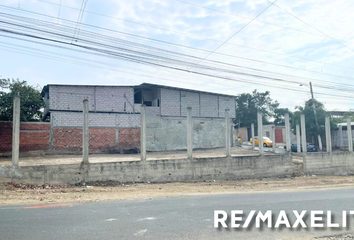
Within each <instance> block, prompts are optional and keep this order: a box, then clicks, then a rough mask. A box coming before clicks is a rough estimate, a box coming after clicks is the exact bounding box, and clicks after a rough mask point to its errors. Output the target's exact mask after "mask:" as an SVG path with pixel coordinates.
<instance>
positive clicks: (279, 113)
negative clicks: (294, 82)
mask: <svg viewBox="0 0 354 240" xmlns="http://www.w3.org/2000/svg"><path fill="white" fill-rule="evenodd" d="M286 113H288V114H289V118H290V120H291V119H292V118H293V113H292V112H291V111H290V110H289V109H288V108H276V109H275V110H274V124H275V125H284V124H285V114H286Z"/></svg>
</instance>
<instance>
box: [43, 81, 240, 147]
mask: <svg viewBox="0 0 354 240" xmlns="http://www.w3.org/2000/svg"><path fill="white" fill-rule="evenodd" d="M42 96H43V97H44V100H45V103H46V108H45V116H44V120H47V119H50V123H51V124H50V125H51V130H50V132H51V133H50V134H51V136H50V140H49V141H50V142H49V145H50V149H51V150H52V151H54V152H57V151H59V152H72V151H78V150H80V149H81V145H82V122H83V121H82V115H83V114H82V109H83V100H84V99H87V100H88V101H89V127H90V151H93V152H95V151H96V152H102V151H108V152H117V151H118V152H122V151H125V150H131V149H139V148H140V107H141V104H145V105H146V108H147V109H146V113H147V118H146V121H147V151H167V150H181V149H186V146H187V140H186V131H187V130H186V121H185V120H186V115H187V107H192V115H193V147H194V148H215V147H224V146H225V121H224V116H225V110H226V109H229V110H230V117H232V118H234V117H235V114H236V113H235V111H236V108H235V96H230V95H223V94H216V93H210V92H202V91H195V90H191V89H183V88H175V87H169V86H163V85H156V84H147V83H143V84H141V85H137V86H98V85H97V86H94V85H58V84H48V85H46V86H45V87H44V88H43V91H42Z"/></svg>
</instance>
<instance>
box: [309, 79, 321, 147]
mask: <svg viewBox="0 0 354 240" xmlns="http://www.w3.org/2000/svg"><path fill="white" fill-rule="evenodd" d="M310 90H311V97H312V108H313V114H314V115H315V121H316V127H317V136H318V146H319V148H320V150H322V140H321V136H320V126H319V125H318V121H317V113H316V104H315V98H314V96H313V90H312V83H311V82H310Z"/></svg>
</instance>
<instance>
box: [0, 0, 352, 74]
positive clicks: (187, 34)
mask: <svg viewBox="0 0 354 240" xmlns="http://www.w3.org/2000/svg"><path fill="white" fill-rule="evenodd" d="M38 1H41V2H45V3H48V4H53V5H58V4H57V3H53V2H48V1H44V0H38ZM0 6H4V7H7V8H11V7H8V6H5V5H0ZM62 7H65V8H70V9H74V10H79V9H78V8H74V7H69V6H64V5H62ZM85 12H86V13H89V14H93V15H97V16H101V17H106V18H111V19H116V20H119V21H124V22H129V23H133V24H137V25H141V26H146V27H150V28H155V29H160V30H163V31H168V32H173V33H177V34H181V35H184V36H189V37H193V38H198V39H203V40H208V41H214V42H222V41H220V40H216V39H211V38H205V37H201V36H198V35H194V34H190V33H185V32H181V31H176V30H171V29H166V28H162V27H159V26H156V25H151V24H145V23H141V22H137V21H132V20H127V19H122V18H118V17H112V16H109V15H105V14H101V13H96V12H92V11H87V10H86V11H85ZM227 44H229V45H233V46H237V47H242V48H247V49H252V50H255V51H260V52H267V53H272V54H276V55H279V56H286V57H289V58H294V59H301V60H306V61H311V62H316V63H321V64H328V65H333V66H337V67H343V68H350V69H352V68H351V67H348V66H342V65H338V64H333V63H327V62H322V61H318V60H313V59H309V58H304V57H297V56H292V55H289V54H284V53H279V52H273V51H268V50H264V49H259V48H254V47H249V46H245V45H239V44H235V43H227Z"/></svg>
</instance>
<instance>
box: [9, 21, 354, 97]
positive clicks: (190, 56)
mask: <svg viewBox="0 0 354 240" xmlns="http://www.w3.org/2000/svg"><path fill="white" fill-rule="evenodd" d="M5 15H7V16H8V14H5ZM12 17H13V16H12ZM16 18H17V19H25V21H26V22H30V21H31V19H29V18H24V17H16ZM32 21H34V20H32ZM35 22H43V21H41V20H35ZM43 24H45V26H47V25H48V24H50V23H48V22H46V23H43ZM43 24H42V25H43ZM52 28H61V29H63V27H58V26H53V27H52ZM67 31H68V30H67V29H65V32H67ZM95 35H98V34H95ZM90 38H92V36H91V35H90ZM111 39H114V41H120V40H119V39H116V38H111ZM140 45H141V44H140ZM148 48H149V50H150V48H151V47H150V46H148ZM155 49H156V48H155ZM167 52H171V51H167ZM171 53H173V54H175V52H171ZM180 55H183V56H186V57H192V58H196V57H195V56H190V55H185V54H180ZM207 61H211V62H214V63H219V64H226V65H229V66H235V67H241V68H246V69H249V70H255V71H262V72H267V73H272V74H278V75H279V73H274V72H269V71H264V70H260V69H254V68H248V67H244V66H238V65H234V64H227V63H224V62H218V61H212V60H207ZM280 75H284V76H291V77H300V76H294V75H289V74H280ZM302 78H304V77H302ZM307 79H311V80H318V81H322V80H320V79H313V78H307ZM296 83H297V84H302V83H300V82H296ZM342 85H343V84H342ZM327 88H328V87H327ZM341 90H343V89H341ZM344 91H348V89H344Z"/></svg>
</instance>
